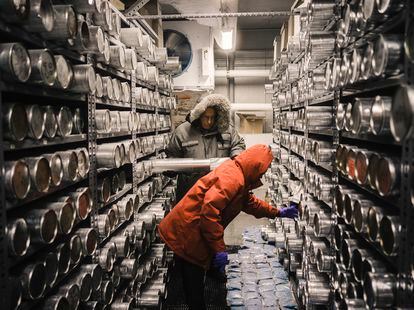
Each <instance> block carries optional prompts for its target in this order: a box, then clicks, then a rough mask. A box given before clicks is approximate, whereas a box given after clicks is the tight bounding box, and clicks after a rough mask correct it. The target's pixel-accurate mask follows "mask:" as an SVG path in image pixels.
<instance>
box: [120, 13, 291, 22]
mask: <svg viewBox="0 0 414 310" xmlns="http://www.w3.org/2000/svg"><path fill="white" fill-rule="evenodd" d="M291 14H292V13H291V12H290V11H274V12H272V11H269V12H231V13H203V14H195V13H194V14H166V15H163V14H160V15H140V16H129V17H127V18H128V19H129V20H131V19H135V20H137V19H191V18H223V17H257V16H261V17H265V16H267V17H273V16H290V15H291Z"/></svg>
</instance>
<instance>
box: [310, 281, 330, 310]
mask: <svg viewBox="0 0 414 310" xmlns="http://www.w3.org/2000/svg"><path fill="white" fill-rule="evenodd" d="M306 294H307V300H308V304H311V305H327V304H328V303H329V295H330V288H329V283H326V282H319V281H307V282H306Z"/></svg>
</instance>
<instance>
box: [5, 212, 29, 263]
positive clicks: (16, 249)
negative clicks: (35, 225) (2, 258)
mask: <svg viewBox="0 0 414 310" xmlns="http://www.w3.org/2000/svg"><path fill="white" fill-rule="evenodd" d="M6 234H7V239H8V248H9V253H10V254H12V255H14V256H23V255H25V254H26V252H27V249H28V248H29V246H30V233H29V228H28V226H27V223H26V221H25V220H24V219H23V218H19V219H17V220H14V221H13V222H10V223H9V224H8V225H7V227H6Z"/></svg>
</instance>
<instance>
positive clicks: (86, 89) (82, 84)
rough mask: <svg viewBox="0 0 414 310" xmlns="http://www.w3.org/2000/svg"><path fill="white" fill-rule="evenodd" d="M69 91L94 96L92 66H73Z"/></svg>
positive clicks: (94, 76)
mask: <svg viewBox="0 0 414 310" xmlns="http://www.w3.org/2000/svg"><path fill="white" fill-rule="evenodd" d="M70 89H71V91H74V92H77V93H90V94H94V93H95V90H96V73H95V70H94V68H93V67H92V65H90V64H87V65H75V66H73V81H72V84H71V87H70Z"/></svg>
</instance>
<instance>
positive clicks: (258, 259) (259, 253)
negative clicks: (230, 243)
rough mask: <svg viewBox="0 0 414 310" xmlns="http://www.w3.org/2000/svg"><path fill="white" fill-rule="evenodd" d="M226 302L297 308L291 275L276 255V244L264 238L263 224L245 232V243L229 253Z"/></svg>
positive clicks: (256, 309)
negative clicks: (292, 290)
mask: <svg viewBox="0 0 414 310" xmlns="http://www.w3.org/2000/svg"><path fill="white" fill-rule="evenodd" d="M229 260H230V263H229V265H228V266H227V271H226V272H227V304H228V306H230V308H231V309H235V310H236V309H237V310H242V309H246V310H249V309H251V310H253V309H254V310H260V309H296V308H297V306H296V302H295V300H294V298H293V295H292V292H291V289H290V285H289V279H288V275H287V273H286V272H285V270H284V269H283V266H282V265H281V264H280V263H279V260H278V258H277V257H276V256H275V247H274V246H272V245H268V244H266V243H265V241H263V240H262V238H261V231H260V228H255V227H252V228H248V229H247V230H245V232H244V233H243V245H242V247H241V249H240V250H239V251H238V253H236V254H230V255H229Z"/></svg>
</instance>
